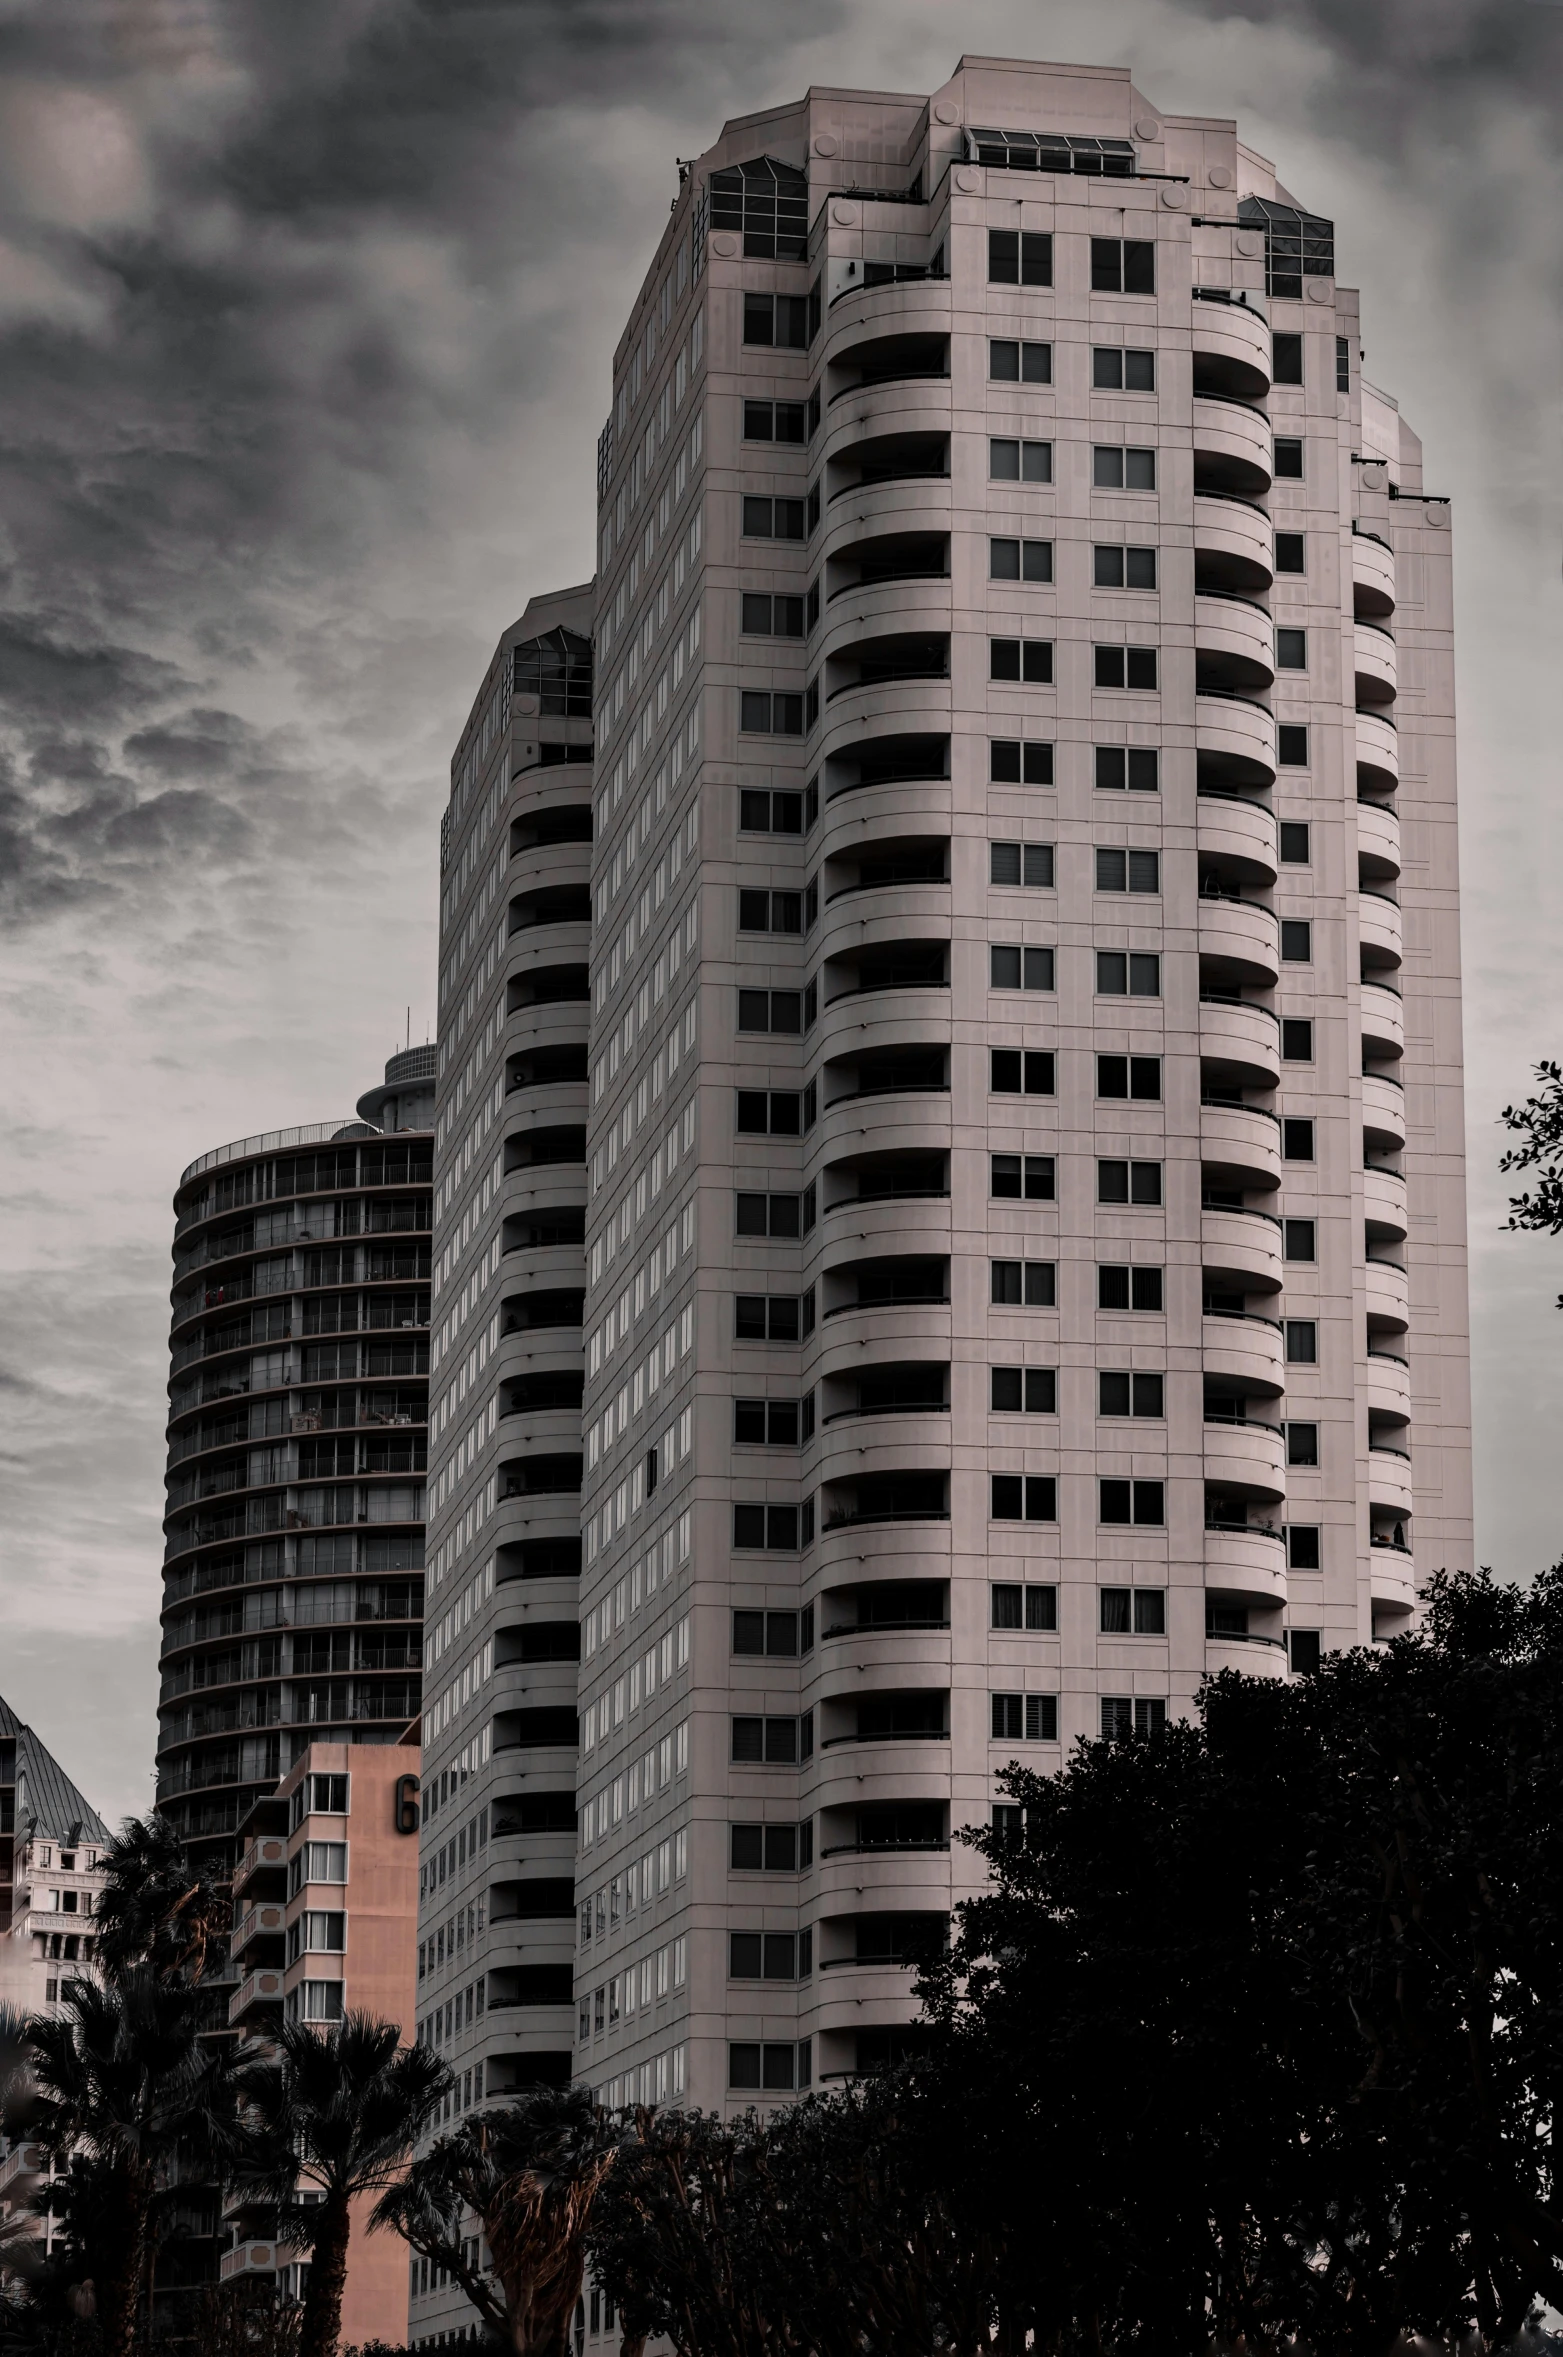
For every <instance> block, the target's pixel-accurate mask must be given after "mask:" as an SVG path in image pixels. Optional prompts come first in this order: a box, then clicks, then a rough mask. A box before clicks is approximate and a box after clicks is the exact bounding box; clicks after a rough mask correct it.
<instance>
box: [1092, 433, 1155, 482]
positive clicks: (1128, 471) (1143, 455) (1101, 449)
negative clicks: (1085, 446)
mask: <svg viewBox="0 0 1563 2357" xmlns="http://www.w3.org/2000/svg"><path fill="white" fill-rule="evenodd" d="M1091 482H1092V485H1093V487H1094V488H1095V489H1096V490H1098V491H1154V490H1155V488H1156V453H1155V451H1154V450H1140V449H1134V450H1120V449H1119V448H1118V447H1117V445H1116V444H1111V443H1110V444H1103V443H1098V444H1097V446H1096V448H1095V449H1094V450H1093V451H1092V453H1091Z"/></svg>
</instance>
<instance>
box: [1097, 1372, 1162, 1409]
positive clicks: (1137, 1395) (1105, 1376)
mask: <svg viewBox="0 0 1563 2357" xmlns="http://www.w3.org/2000/svg"><path fill="white" fill-rule="evenodd" d="M1163 1389H1164V1381H1163V1378H1162V1377H1161V1376H1160V1375H1142V1374H1140V1373H1139V1372H1138V1371H1137V1370H1131V1371H1130V1372H1128V1373H1125V1372H1124V1371H1123V1370H1122V1369H1121V1368H1117V1369H1114V1368H1109V1367H1103V1368H1101V1369H1100V1370H1099V1371H1098V1374H1097V1378H1096V1412H1097V1414H1098V1415H1099V1416H1162V1415H1165V1413H1166V1410H1165V1408H1164V1407H1163V1405H1162V1394H1163Z"/></svg>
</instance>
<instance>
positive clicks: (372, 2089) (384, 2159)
mask: <svg viewBox="0 0 1563 2357" xmlns="http://www.w3.org/2000/svg"><path fill="white" fill-rule="evenodd" d="M400 2039H401V2032H400V2030H399V2029H398V2027H397V2025H396V2023H395V2022H389V2021H376V2020H374V2018H373V2017H372V2016H371V2015H369V2014H367V2013H349V2014H348V2015H347V2017H346V2018H345V2020H343V2021H341V2022H338V2023H337V2024H336V2025H335V2026H334V2027H333V2028H332V2029H331V2030H329V2031H327V2032H325V2033H322V2032H320V2031H318V2030H314V2029H310V2028H308V2027H306V2026H305V2025H304V2024H303V2023H300V2022H284V2023H283V2025H282V2026H281V2028H280V2029H279V2030H278V2031H277V2032H276V2033H275V2042H274V2043H275V2052H274V2053H273V2054H272V2055H271V2056H269V2057H268V2058H266V2059H265V2060H258V2061H252V2062H247V2063H240V2064H239V2066H238V2070H237V2079H238V2085H239V2092H240V2099H241V2102H242V2103H243V2106H244V2109H245V2114H246V2134H245V2139H244V2143H243V2145H242V2146H241V2148H240V2152H239V2157H238V2160H237V2163H236V2165H235V2168H234V2171H233V2175H234V2178H235V2181H236V2182H237V2183H238V2184H240V2185H242V2186H245V2187H246V2188H248V2189H249V2190H250V2191H252V2192H253V2193H254V2194H255V2195H257V2197H258V2198H259V2199H260V2200H262V2201H264V2202H265V2203H266V2204H267V2205H268V2207H272V2208H275V2209H276V2211H277V2212H278V2215H279V2220H280V2224H279V2228H278V2238H279V2240H281V2241H284V2242H290V2243H293V2244H294V2245H295V2246H296V2247H299V2248H308V2249H309V2251H310V2268H309V2281H308V2285H307V2287H306V2290H305V2293H304V2314H303V2318H302V2320H301V2323H300V2327H299V2344H298V2345H299V2357H333V2353H334V2351H335V2349H336V2345H337V2336H338V2333H339V2331H340V2328H341V2322H342V2292H343V2288H344V2286H345V2284H346V2281H347V2246H348V2238H349V2235H350V2233H351V2231H352V2205H353V2203H354V2202H355V2201H356V2200H357V2199H358V2198H359V2197H360V2196H361V2195H363V2194H370V2193H384V2192H385V2191H386V2190H387V2188H389V2187H390V2186H391V2185H392V2184H393V2183H394V2182H395V2180H396V2179H397V2178H398V2177H399V2176H400V2174H401V2171H402V2168H403V2166H404V2164H405V2162H406V2160H407V2156H408V2154H409V2152H410V2151H411V2149H412V2147H413V2145H414V2144H415V2143H416V2141H417V2139H418V2137H419V2136H420V2135H421V2134H422V2132H423V2130H424V2129H425V2128H426V2127H427V2125H428V2123H429V2121H430V2119H431V2118H432V2117H433V2114H434V2108H435V2106H436V2104H437V2103H438V2102H439V2101H440V2099H441V2097H442V2096H443V2095H444V2094H445V2091H446V2089H447V2087H448V2086H449V2084H450V2074H449V2072H448V2071H447V2070H446V2068H445V2065H444V2064H443V2063H442V2062H441V2061H440V2059H439V2057H438V2056H437V2055H436V2054H434V2053H433V2052H432V2051H431V2050H430V2049H429V2048H428V2047H425V2046H403V2045H402V2044H401V2043H400ZM307 2197H308V2198H307Z"/></svg>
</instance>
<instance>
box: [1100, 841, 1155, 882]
mask: <svg viewBox="0 0 1563 2357" xmlns="http://www.w3.org/2000/svg"><path fill="white" fill-rule="evenodd" d="M1096 889H1097V891H1098V892H1159V891H1160V890H1161V854H1160V853H1159V852H1156V851H1118V850H1113V849H1109V848H1099V849H1098V851H1097V854H1096Z"/></svg>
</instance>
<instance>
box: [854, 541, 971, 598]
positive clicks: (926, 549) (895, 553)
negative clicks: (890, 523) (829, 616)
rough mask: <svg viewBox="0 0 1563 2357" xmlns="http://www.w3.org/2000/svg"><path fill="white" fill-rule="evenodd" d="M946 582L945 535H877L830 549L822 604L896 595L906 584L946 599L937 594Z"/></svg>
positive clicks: (947, 572)
mask: <svg viewBox="0 0 1563 2357" xmlns="http://www.w3.org/2000/svg"><path fill="white" fill-rule="evenodd" d="M949 578H950V536H949V534H948V532H880V533H876V534H874V535H873V536H872V537H871V538H869V539H867V540H853V541H849V542H848V543H847V544H846V546H845V547H837V548H834V549H832V551H831V553H830V557H829V560H828V570H827V573H826V590H825V603H826V606H827V608H829V607H831V606H833V605H834V604H835V602H836V600H837V599H838V598H841V597H848V596H852V595H856V596H858V597H870V596H872V595H873V593H874V592H875V591H878V590H883V591H885V592H886V593H887V594H889V593H892V592H898V591H902V590H904V588H905V586H906V585H907V584H909V583H921V584H924V585H928V584H932V585H934V587H935V594H936V595H937V594H943V595H945V597H946V599H947V597H948V591H947V590H944V591H942V592H941V591H940V590H939V588H938V585H939V584H947V583H948V581H949Z"/></svg>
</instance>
